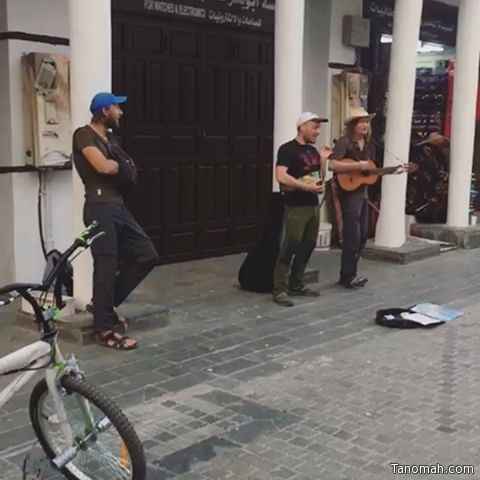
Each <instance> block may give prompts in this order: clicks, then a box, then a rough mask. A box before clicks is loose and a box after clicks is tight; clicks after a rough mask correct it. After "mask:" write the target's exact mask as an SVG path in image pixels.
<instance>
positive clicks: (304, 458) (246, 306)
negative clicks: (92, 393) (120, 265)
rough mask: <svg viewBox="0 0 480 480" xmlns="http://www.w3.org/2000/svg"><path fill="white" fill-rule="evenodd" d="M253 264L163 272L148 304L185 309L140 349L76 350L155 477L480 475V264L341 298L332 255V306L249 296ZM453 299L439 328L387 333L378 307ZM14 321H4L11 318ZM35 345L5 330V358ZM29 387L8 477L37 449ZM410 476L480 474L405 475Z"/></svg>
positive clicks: (19, 408)
mask: <svg viewBox="0 0 480 480" xmlns="http://www.w3.org/2000/svg"><path fill="white" fill-rule="evenodd" d="M241 258H242V257H241V256H240V257H238V256H237V257H228V258H223V259H214V260H208V261H200V262H193V263H189V264H182V265H173V266H165V267H161V268H159V269H157V270H156V271H155V272H154V273H153V274H152V276H151V277H150V278H149V280H148V281H147V282H146V283H145V284H144V285H143V286H142V288H141V290H139V292H138V293H136V294H135V296H134V299H133V300H134V301H136V302H140V301H144V300H145V301H148V302H150V303H152V302H161V303H162V304H165V305H167V306H169V307H170V308H171V314H170V317H169V321H168V323H167V324H164V325H158V326H157V327H156V328H153V329H152V328H151V327H150V328H149V329H148V330H144V331H140V332H138V337H139V339H140V340H141V344H142V348H141V349H139V350H137V351H135V352H130V353H125V352H111V351H109V350H106V349H100V348H99V347H95V346H91V347H87V348H78V347H77V348H74V347H72V346H71V345H69V344H67V343H64V344H63V349H64V350H65V351H71V350H76V352H77V353H78V355H79V357H80V359H81V361H82V365H83V367H84V368H85V370H86V372H87V375H88V379H89V381H91V382H92V383H95V384H98V385H102V387H103V389H104V390H106V391H107V393H109V394H111V395H112V396H114V397H115V398H116V400H117V401H118V402H119V403H120V404H121V405H122V406H123V407H124V408H125V409H126V412H127V414H128V415H129V417H130V418H131V419H132V421H133V422H134V423H135V426H136V428H137V430H138V433H139V435H140V436H141V438H142V440H143V441H144V442H145V448H146V451H147V457H148V462H149V477H148V478H149V480H162V479H170V478H175V479H178V480H207V479H208V480H216V479H218V480H220V479H222V480H223V479H238V480H280V479H294V480H307V479H313V480H330V479H335V480H347V479H352V480H353V479H355V480H361V479H373V480H376V479H378V480H385V479H390V478H420V479H421V478H429V479H437V478H438V479H440V478H451V479H452V478H455V479H456V478H472V479H474V478H480V456H479V454H480V419H479V418H480V417H479V412H480V407H479V405H480V370H479V369H478V368H477V366H478V365H480V349H479V348H478V338H480V324H479V323H478V321H477V318H478V314H479V312H480V290H479V287H478V285H479V280H480V256H479V254H478V252H475V251H470V252H466V251H456V252H451V253H448V254H444V255H442V256H441V257H439V258H436V259H432V260H426V261H422V262H419V263H416V264H412V265H408V266H392V265H387V264H382V263H377V262H367V261H365V262H364V263H363V267H364V270H363V273H366V274H367V275H368V276H369V277H370V284H369V286H368V287H367V288H365V289H362V290H359V291H347V290H344V289H340V288H339V287H337V286H336V285H335V284H334V282H335V280H336V276H337V266H338V261H339V257H338V253H337V252H329V253H318V254H316V255H315V258H314V259H313V264H314V265H315V266H318V267H319V268H320V270H321V285H320V287H321V289H322V297H321V298H320V299H315V300H313V301H312V300H301V301H299V302H298V304H297V306H296V307H294V308H293V309H281V308H280V307H277V306H276V305H274V304H273V303H272V302H271V300H270V297H269V296H268V295H266V296H265V295H255V294H249V293H246V292H242V291H240V290H239V289H238V288H237V287H236V286H235V281H236V271H237V268H238V265H239V263H240V261H241ZM420 301H433V302H439V303H449V304H451V305H454V306H457V307H459V308H461V309H463V310H464V312H465V314H464V316H463V317H462V318H460V319H457V320H455V321H453V322H451V323H450V324H447V325H442V326H439V327H437V328H434V329H430V330H422V331H419V330H402V331H399V330H390V329H386V328H382V327H379V326H376V325H375V324H374V323H373V318H374V313H375V311H376V310H377V309H378V308H381V307H388V306H408V305H411V304H414V303H416V302H420ZM9 313H10V312H8V311H5V312H4V313H3V316H2V317H0V321H2V320H5V322H7V320H6V319H7V317H8V316H9ZM34 338H35V337H34V336H33V335H32V334H31V333H28V332H23V331H19V330H18V329H16V328H13V327H10V326H5V327H4V335H3V336H2V339H1V343H0V351H1V352H2V353H6V352H8V351H9V350H11V349H12V348H14V347H15V346H18V345H23V344H26V343H27V342H28V341H30V340H31V339H34ZM28 396H29V389H25V390H24V391H22V393H21V394H20V395H19V396H18V397H17V398H16V399H15V401H14V402H13V403H12V404H9V405H7V406H6V407H5V409H4V410H3V414H2V415H1V417H0V469H1V470H2V479H18V478H21V474H20V472H19V469H18V466H17V465H19V464H20V463H21V462H22V461H23V459H24V458H25V455H26V453H27V452H28V451H29V450H30V448H31V439H32V430H31V428H30V426H29V425H28V419H27V416H26V414H25V408H24V407H25V405H26V403H27V401H28ZM394 462H395V463H399V464H402V465H406V464H413V465H425V464H428V465H430V464H437V463H440V464H443V465H450V464H455V465H461V464H465V465H474V466H475V467H476V468H475V472H476V476H475V475H463V476H462V475H449V476H442V475H429V476H428V475H393V473H392V467H391V466H390V464H391V463H394Z"/></svg>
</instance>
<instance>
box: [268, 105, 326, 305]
mask: <svg viewBox="0 0 480 480" xmlns="http://www.w3.org/2000/svg"><path fill="white" fill-rule="evenodd" d="M327 121H328V120H327V119H325V118H322V117H320V116H319V115H317V114H315V113H312V112H304V113H302V114H301V115H300V117H299V118H298V120H297V136H296V138H295V139H293V140H291V141H289V142H287V143H285V144H283V145H282V146H281V147H280V148H279V150H278V157H277V165H276V179H277V182H278V183H279V184H280V186H281V188H282V192H283V194H284V198H285V217H284V234H283V239H282V243H281V246H280V253H279V256H278V260H277V263H276V266H275V271H274V290H273V300H274V302H275V303H277V304H278V305H281V306H284V307H291V306H293V305H294V303H293V301H292V300H291V299H290V295H291V296H303V297H317V296H318V295H319V293H318V292H317V291H315V290H311V289H309V288H307V287H305V284H304V281H303V278H304V274H305V269H306V267H307V264H308V261H309V260H310V256H311V254H312V252H313V250H314V248H315V245H316V241H317V236H318V228H319V218H320V211H319V210H320V209H319V201H318V195H319V194H320V193H322V192H323V191H324V188H325V186H324V183H323V178H322V177H323V176H322V175H321V170H322V168H321V167H322V162H325V161H326V159H327V158H328V157H329V155H330V154H331V152H332V150H331V148H330V147H328V146H324V147H323V148H321V149H320V151H318V150H317V149H316V148H315V147H314V144H315V142H316V140H317V137H318V135H319V134H320V126H321V124H322V123H324V122H327Z"/></svg>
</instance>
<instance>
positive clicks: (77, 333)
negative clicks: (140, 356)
mask: <svg viewBox="0 0 480 480" xmlns="http://www.w3.org/2000/svg"><path fill="white" fill-rule="evenodd" d="M118 311H119V313H120V314H122V315H123V316H125V317H126V318H127V319H128V324H129V330H128V331H129V332H131V331H135V330H137V331H138V330H145V329H150V328H159V327H163V326H165V325H167V324H168V314H169V310H168V308H166V307H164V306H163V305H157V304H148V303H147V304H140V303H126V304H125V305H122V307H121V308H119V310H118ZM17 325H19V326H20V327H22V328H26V329H28V330H37V325H36V324H35V321H34V317H33V316H32V315H30V314H27V313H24V312H22V311H21V310H18V311H17ZM56 325H57V329H58V331H59V333H60V338H61V340H62V341H67V342H71V343H77V344H80V345H89V344H91V343H94V329H93V317H92V315H91V314H90V313H88V312H77V313H76V314H75V315H70V316H67V317H63V318H60V319H59V320H58V321H57V323H56Z"/></svg>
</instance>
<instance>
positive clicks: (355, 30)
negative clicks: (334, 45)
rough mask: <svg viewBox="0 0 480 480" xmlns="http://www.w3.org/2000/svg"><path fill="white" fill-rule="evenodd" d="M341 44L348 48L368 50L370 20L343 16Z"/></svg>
mask: <svg viewBox="0 0 480 480" xmlns="http://www.w3.org/2000/svg"><path fill="white" fill-rule="evenodd" d="M343 43H344V45H347V46H349V47H358V48H368V47H369V46H370V20H369V19H368V18H363V17H356V16H352V15H345V16H344V17H343Z"/></svg>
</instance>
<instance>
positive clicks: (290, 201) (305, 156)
mask: <svg viewBox="0 0 480 480" xmlns="http://www.w3.org/2000/svg"><path fill="white" fill-rule="evenodd" d="M277 167H287V173H288V174H289V175H291V176H292V177H294V178H302V177H304V176H306V175H310V174H311V173H313V172H320V154H319V153H318V151H317V149H316V148H315V147H314V146H313V145H302V144H301V143H298V142H297V140H292V141H290V142H287V143H284V144H283V145H282V146H281V147H280V148H279V149H278V156H277ZM284 195H285V204H286V205H291V206H296V207H303V206H309V205H318V195H317V194H316V193H308V192H304V191H302V190H295V191H293V192H286V191H285V192H284Z"/></svg>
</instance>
